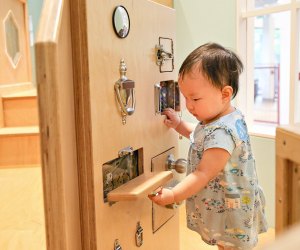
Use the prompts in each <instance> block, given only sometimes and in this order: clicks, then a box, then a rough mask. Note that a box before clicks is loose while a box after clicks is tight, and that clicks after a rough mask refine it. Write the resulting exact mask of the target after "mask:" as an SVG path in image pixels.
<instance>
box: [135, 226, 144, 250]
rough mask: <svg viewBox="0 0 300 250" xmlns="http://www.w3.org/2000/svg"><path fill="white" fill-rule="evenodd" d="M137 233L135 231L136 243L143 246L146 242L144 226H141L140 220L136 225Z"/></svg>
mask: <svg viewBox="0 0 300 250" xmlns="http://www.w3.org/2000/svg"><path fill="white" fill-rule="evenodd" d="M136 228H137V229H136V233H135V243H136V245H137V246H138V247H140V246H142V245H143V243H144V237H143V232H144V230H143V228H142V227H141V224H140V222H138V223H137V227H136Z"/></svg>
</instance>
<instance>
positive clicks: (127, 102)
mask: <svg viewBox="0 0 300 250" xmlns="http://www.w3.org/2000/svg"><path fill="white" fill-rule="evenodd" d="M126 72H127V67H126V64H125V61H124V59H121V61H120V79H119V80H118V81H117V82H116V83H115V86H114V88H115V94H116V98H117V101H118V104H119V106H120V110H121V116H122V123H123V124H126V117H127V115H132V114H133V113H134V110H135V91H134V86H135V83H134V81H133V80H129V79H128V78H127V76H126Z"/></svg>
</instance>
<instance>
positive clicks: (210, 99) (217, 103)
mask: <svg viewBox="0 0 300 250" xmlns="http://www.w3.org/2000/svg"><path fill="white" fill-rule="evenodd" d="M178 82H179V87H180V91H181V93H182V94H183V96H184V97H185V100H186V107H187V109H188V111H189V112H190V113H191V114H192V115H193V116H195V117H196V118H197V120H198V121H202V122H203V123H204V124H207V123H209V122H212V121H213V120H215V119H217V118H218V117H219V116H220V115H222V112H224V109H225V108H226V107H227V104H228V101H225V100H224V98H222V90H221V89H218V88H216V87H215V86H213V85H212V83H211V82H210V81H209V80H208V79H207V78H206V77H204V76H203V74H202V73H201V72H199V71H198V70H192V71H191V72H189V73H187V74H185V75H184V77H183V78H181V77H180V78H179V81H178Z"/></svg>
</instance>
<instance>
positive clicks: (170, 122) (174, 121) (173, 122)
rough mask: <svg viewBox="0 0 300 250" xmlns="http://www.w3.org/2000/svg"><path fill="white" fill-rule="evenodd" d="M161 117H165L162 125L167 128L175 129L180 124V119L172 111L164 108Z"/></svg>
mask: <svg viewBox="0 0 300 250" xmlns="http://www.w3.org/2000/svg"><path fill="white" fill-rule="evenodd" d="M161 114H162V115H165V116H166V119H165V120H164V124H165V125H166V126H167V127H169V128H174V129H176V128H177V127H178V125H179V123H180V117H179V116H178V114H177V113H176V111H175V110H174V109H171V108H166V109H164V111H163V112H162V113H161Z"/></svg>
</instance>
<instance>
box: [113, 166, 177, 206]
mask: <svg viewBox="0 0 300 250" xmlns="http://www.w3.org/2000/svg"><path fill="white" fill-rule="evenodd" d="M172 178H173V173H172V171H161V172H151V173H145V174H142V175H140V176H138V177H136V178H134V179H132V180H130V181H129V182H127V183H125V184H124V185H122V186H120V187H118V188H116V189H114V190H112V191H111V192H109V193H108V194H107V200H108V201H109V202H116V201H132V200H137V199H138V198H140V197H144V196H145V195H148V194H150V193H151V192H152V191H154V190H156V189H157V188H159V187H160V186H162V185H164V184H166V183H167V182H168V181H169V180H171V179H172Z"/></svg>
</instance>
